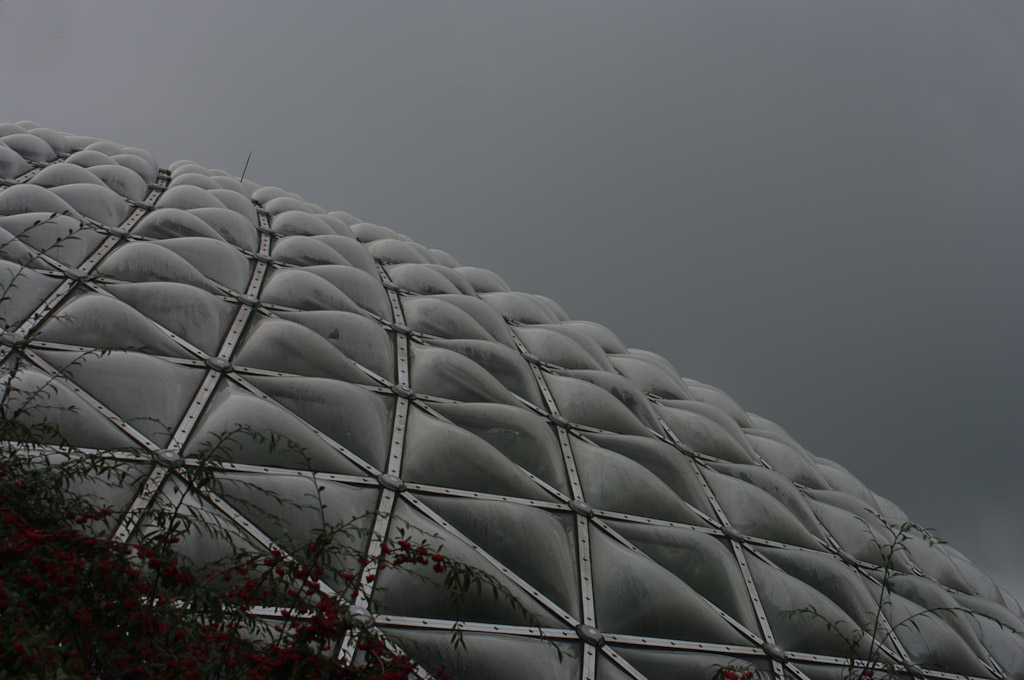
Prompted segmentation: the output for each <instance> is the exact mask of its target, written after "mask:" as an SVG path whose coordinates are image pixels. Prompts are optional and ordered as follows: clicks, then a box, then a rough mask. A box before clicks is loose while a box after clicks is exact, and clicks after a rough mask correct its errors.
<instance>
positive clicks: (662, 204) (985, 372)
mask: <svg viewBox="0 0 1024 680" xmlns="http://www.w3.org/2000/svg"><path fill="white" fill-rule="evenodd" d="M1022 64H1024V5H1022V4H1021V3H1020V2H1017V1H1013V2H997V1H996V0H983V1H977V2H964V1H963V0H885V1H881V0H847V1H845V2H828V1H826V0H807V1H797V0H773V1H770V2H765V1H764V0H747V1H740V0H735V1H734V0H705V1H701V2H695V1H692V0H671V1H668V0H666V1H664V2H638V1H632V2H622V1H616V2H611V1H609V0H587V1H583V0H573V1H565V2H551V1H550V0H544V1H534V0H515V2H508V1H505V2H483V1H476V2H469V1H468V0H467V1H465V2H442V1H438V0H430V1H422V2H380V1H379V0H376V1H374V2H360V3H355V2H336V1H330V2H328V1H326V0H325V1H323V2H292V3H282V2H265V1H264V0H259V1H256V0H249V1H247V2H241V1H239V2H211V1H210V0H203V1H202V2H200V1H198V0H179V1H177V2H174V3H166V2H165V3H155V2H139V1H138V0H122V1H120V2H117V1H114V0H51V1H48V2H44V1H42V0H32V1H31V2H30V1H29V0H8V1H7V2H4V3H2V4H0V120H4V121H11V122H14V121H17V120H20V119H26V118H27V119H33V120H36V121H37V122H39V123H42V124H43V125H47V126H50V127H54V128H58V129H62V130H67V131H71V132H76V133H81V134H91V135H96V136H101V137H106V138H110V139H114V140H117V141H119V142H122V143H126V144H134V145H138V146H142V147H144V148H146V149H148V150H150V151H152V152H153V153H154V154H156V156H157V158H158V160H159V161H160V162H161V164H163V165H164V166H166V165H167V164H168V163H170V162H171V161H173V160H176V159H178V158H190V159H192V160H195V161H197V162H199V163H201V164H203V165H207V166H210V167H221V168H224V169H226V170H229V171H232V172H236V173H237V172H240V171H241V168H242V165H243V163H244V161H245V157H246V155H247V154H248V152H249V151H250V150H252V151H253V161H252V164H251V165H250V168H249V176H250V177H251V178H253V179H255V180H256V181H258V182H261V183H265V184H275V185H279V186H281V187H284V188H286V189H288V190H292V191H296V192H298V193H300V194H302V195H303V196H304V197H305V198H307V199H308V200H312V201H314V202H317V203H320V204H322V205H323V206H325V207H327V208H328V209H341V210H346V211H348V212H351V213H353V214H356V215H358V216H360V217H362V218H363V219H365V220H367V221H371V222H376V223H378V224H383V225H386V226H390V227H392V228H394V229H396V230H397V231H400V232H404V233H407V234H409V235H410V236H411V237H413V238H414V239H416V240H417V241H419V242H421V243H424V244H426V245H429V246H432V247H438V248H443V249H445V250H448V251H449V252H451V253H452V254H453V255H455V256H456V257H457V258H458V259H459V260H460V261H461V262H462V263H463V264H472V265H476V266H483V267H487V268H490V269H493V270H495V271H497V272H498V273H500V274H501V275H502V276H503V277H504V278H505V279H506V280H507V281H508V282H509V283H510V284H511V285H512V287H513V288H517V289H523V290H529V291H531V292H538V293H543V294H545V295H549V296H550V297H552V298H554V299H556V300H557V301H559V302H560V303H561V304H562V306H563V307H564V308H565V309H566V311H567V312H568V313H569V314H570V315H571V316H573V317H575V318H583V319H592V320H595V321H599V322H601V323H604V324H605V325H607V326H609V327H610V328H612V329H613V330H614V331H616V332H617V333H618V334H619V336H620V337H622V338H623V340H625V341H626V343H627V344H629V345H632V346H638V347H644V348H647V349H652V350H655V351H657V352H659V353H661V354H664V355H665V356H667V357H668V358H669V359H670V360H671V361H672V362H673V363H674V364H675V365H676V366H677V367H678V368H679V371H680V372H681V373H682V374H683V375H686V376H689V377H694V378H697V379H700V380H704V381H706V382H709V383H711V384H713V385H717V386H719V387H722V388H723V389H725V390H726V391H728V392H729V393H730V394H731V395H732V396H733V397H734V398H736V399H737V400H738V401H739V402H740V403H741V404H742V405H744V406H745V407H746V408H747V409H748V410H751V411H754V412H756V413H759V414H761V415H764V416H767V417H769V418H771V419H773V420H776V421H777V422H779V423H780V424H782V425H783V426H784V427H786V428H787V429H789V431H790V432H791V433H792V434H793V435H794V436H795V437H796V438H797V439H798V440H799V441H801V442H802V443H803V444H804V445H805V446H806V447H807V448H809V449H810V450H812V451H813V452H815V453H817V454H819V455H823V456H826V457H829V458H833V459H835V460H837V461H839V462H841V463H842V464H844V465H845V466H847V467H848V468H849V469H850V470H851V471H853V472H854V474H856V475H857V476H858V477H860V478H861V479H863V480H864V481H865V482H866V483H867V484H868V485H869V486H870V487H871V488H872V489H874V490H875V491H877V492H879V493H881V494H883V495H885V496H888V497H890V498H893V499H894V500H896V501H897V502H898V503H899V504H900V505H902V506H903V507H904V509H905V510H907V512H908V513H909V514H910V516H911V517H912V518H913V519H915V520H916V521H918V522H920V523H922V524H925V525H929V526H933V527H935V528H937V529H938V530H939V533H940V534H941V535H942V536H944V537H946V538H947V539H948V540H949V541H950V542H951V543H952V544H953V545H954V546H956V547H957V548H959V549H961V550H962V551H963V552H965V553H966V554H967V555H968V556H969V557H971V558H972V559H973V560H974V561H975V562H976V563H978V564H979V565H980V566H982V567H983V568H984V569H986V570H987V571H989V573H991V574H993V575H994V576H995V577H996V578H997V580H999V581H1000V582H1001V583H1002V584H1003V585H1004V586H1006V587H1007V588H1009V589H1010V590H1012V591H1013V592H1015V593H1016V595H1017V597H1018V599H1022V600H1024V570H1022V569H1021V568H1020V565H1021V564H1022V562H1024V532H1022V531H1021V526H1020V525H1021V520H1022V518H1024V499H1022V498H1021V487H1022V483H1021V480H1022V472H1024V456H1022V455H1021V453H1022V451H1021V443H1020V442H1021V435H1020V423H1021V420H1022V418H1021V413H1022V411H1024V396H1022V395H1024V391H1022V389H1021V387H1020V385H1021V384H1022V383H1024V349H1022V348H1024V317H1022V314H1021V311H1022V310H1021V291H1022V290H1024V230H1022V228H1021V218H1022V215H1024V190H1022V187H1021V181H1022V178H1024V167H1022V166H1024V134H1022V133H1024V130H1022V126H1024V69H1021V65H1022Z"/></svg>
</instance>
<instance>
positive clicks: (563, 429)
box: [0, 122, 1024, 680]
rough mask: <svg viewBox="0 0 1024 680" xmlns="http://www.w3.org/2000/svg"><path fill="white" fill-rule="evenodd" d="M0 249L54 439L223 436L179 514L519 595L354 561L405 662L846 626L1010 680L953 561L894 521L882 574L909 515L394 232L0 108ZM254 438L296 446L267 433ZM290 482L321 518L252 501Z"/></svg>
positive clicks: (986, 603) (645, 670) (909, 658)
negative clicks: (399, 545) (421, 552)
mask: <svg viewBox="0 0 1024 680" xmlns="http://www.w3.org/2000/svg"><path fill="white" fill-rule="evenodd" d="M0 246H2V250H0V253H2V258H3V259H2V260H0V285H2V286H3V289H4V291H5V295H4V296H3V298H2V300H0V317H2V320H3V325H4V333H3V336H2V340H3V347H2V354H3V360H4V361H5V362H7V364H6V366H7V370H10V357H11V355H12V350H13V348H18V350H19V353H20V354H21V356H22V358H23V361H24V365H23V369H22V370H21V372H20V374H19V376H18V381H19V385H23V386H25V387H26V388H29V390H30V389H33V388H38V387H39V386H42V385H47V386H48V387H47V390H48V392H49V394H50V397H49V406H51V407H52V410H51V414H50V422H51V423H53V424H54V425H55V426H56V427H57V428H58V429H59V430H60V432H61V433H62V435H63V436H64V437H66V439H67V440H68V441H69V442H70V443H71V444H73V445H75V446H77V447H79V448H87V449H92V450H95V451H96V455H121V456H125V457H129V458H130V456H132V455H138V454H139V453H140V452H142V453H148V454H150V455H152V456H162V457H164V458H166V457H168V456H170V457H171V458H174V457H175V456H182V457H183V458H184V465H196V464H197V462H198V461H200V460H202V457H203V456H204V452H207V451H209V450H210V449H211V448H213V447H216V446H217V445H218V443H222V438H223V435H224V433H226V432H232V433H234V436H233V437H232V438H231V439H230V441H229V442H227V443H226V444H224V445H223V446H222V449H223V451H224V452H225V453H226V455H227V456H228V462H227V463H226V464H225V465H224V466H223V471H222V472H220V473H219V474H220V477H221V479H220V485H219V487H218V488H221V489H226V490H231V491H232V493H231V494H230V496H231V498H232V499H241V500H240V501H239V500H230V499H229V498H228V497H227V495H225V497H220V496H218V495H217V493H214V492H213V491H212V490H205V491H203V492H202V494H200V495H201V496H202V497H200V498H195V499H193V501H192V502H193V503H194V505H195V507H197V508H201V509H202V512H204V513H207V514H208V515H209V517H210V518H211V520H210V521H213V522H218V523H221V524H223V525H224V526H229V527H232V529H231V532H230V533H233V534H234V535H236V536H238V537H239V540H242V541H244V542H245V543H246V544H247V545H252V546H258V547H259V546H262V547H263V548H265V549H268V550H269V549H271V547H272V546H278V545H286V544H287V542H288V541H289V540H301V538H302V537H303V536H304V535H306V536H308V535H309V534H310V532H312V531H314V530H315V529H316V527H317V526H318V523H319V522H323V521H330V522H350V521H351V522H354V523H355V524H356V525H357V526H358V527H360V528H362V529H363V531H362V532H359V533H358V536H359V537H360V538H358V539H355V538H354V539H353V541H354V546H355V547H356V548H357V549H359V550H361V551H365V552H366V553H367V554H370V555H373V554H376V553H377V552H379V551H380V549H381V545H382V542H383V541H385V540H395V539H396V538H397V537H398V536H399V535H400V534H401V535H405V536H413V537H424V538H426V540H428V541H432V542H434V543H439V544H440V543H443V545H444V549H445V552H446V553H447V554H449V555H450V556H452V557H454V558H455V559H458V560H460V561H462V562H464V563H466V564H470V565H472V566H474V567H477V568H479V569H482V570H484V571H486V572H487V573H489V574H491V575H493V577H494V578H495V579H496V580H497V581H498V582H500V583H501V584H503V585H504V586H505V587H506V588H507V589H508V591H509V592H511V593H513V594H514V595H515V596H516V598H517V599H518V600H519V602H520V604H521V607H511V606H508V603H502V602H495V601H493V600H492V599H489V598H487V597H483V598H478V599H471V600H470V601H468V602H466V603H465V606H464V607H463V608H462V609H461V610H460V611H459V612H458V613H457V612H456V611H454V610H453V608H452V606H451V602H450V601H449V599H448V598H447V597H446V593H445V591H444V589H443V588H441V587H440V586H439V585H438V583H436V582H429V581H428V582H427V583H423V582H422V581H419V580H417V579H415V578H411V577H409V576H408V575H405V574H402V573H400V572H399V571H398V570H388V571H387V572H382V573H380V574H376V575H374V576H375V578H374V579H364V583H363V587H362V588H361V589H359V591H358V593H359V594H358V595H357V596H354V598H353V599H354V601H353V605H355V606H359V607H364V608H367V609H368V610H369V611H370V612H371V613H372V614H373V618H372V624H370V625H372V626H373V627H375V628H376V630H378V631H379V632H381V633H383V634H385V635H387V636H388V637H389V638H390V639H391V640H392V641H393V643H394V644H395V645H397V646H399V647H400V648H404V649H408V650H411V651H413V653H414V654H416V655H418V656H419V657H420V658H421V659H422V660H423V661H424V662H425V664H426V665H436V663H444V664H446V665H447V666H448V669H449V670H451V671H453V672H454V673H455V675H456V676H457V677H464V678H517V679H518V678H580V679H588V680H593V679H595V678H609V679H611V678H615V679H619V678H633V679H634V680H641V679H643V678H649V679H651V680H654V679H656V678H699V677H710V675H711V674H712V672H713V668H714V667H715V666H722V665H728V664H730V663H736V662H741V663H746V664H748V666H749V667H750V668H757V669H760V671H761V672H763V673H766V674H771V675H773V676H774V677H775V678H779V679H781V678H788V677H792V678H800V679H802V680H813V679H816V678H839V677H843V673H844V672H845V670H844V669H845V668H846V665H847V660H848V658H849V656H850V654H851V650H850V648H849V645H848V644H847V642H848V639H849V635H850V633H851V632H852V631H861V632H862V633H863V635H862V636H861V639H860V642H859V645H857V646H855V648H854V650H853V653H855V654H863V653H865V649H864V648H873V649H880V650H881V651H880V654H881V655H882V656H883V657H885V658H887V659H890V660H891V661H893V662H894V663H895V664H896V666H897V668H898V669H901V672H902V673H904V674H905V675H907V676H908V677H911V676H912V677H921V678H965V677H969V678H985V679H996V678H1024V638H1022V637H1021V636H1020V635H1018V634H1016V633H1015V632H1014V631H1015V630H1024V621H1022V620H1021V616H1022V612H1021V608H1020V605H1019V604H1018V603H1017V602H1016V601H1014V600H1013V598H1012V597H1011V596H1010V595H1009V594H1007V593H1006V592H1005V591H1003V590H1001V589H1000V588H999V587H998V586H997V585H996V584H995V583H993V582H992V580H991V579H989V578H988V577H987V576H985V575H984V574H983V573H982V572H981V571H979V570H978V569H977V568H976V567H974V566H972V565H971V564H970V562H969V561H968V560H967V559H966V558H964V557H963V556H962V555H961V554H960V553H958V552H956V551H955V550H953V549H951V548H947V547H945V546H943V545H937V544H934V543H932V542H929V541H928V540H926V539H925V538H924V537H922V536H919V535H917V534H915V533H914V532H911V534H910V535H909V536H908V538H907V539H906V540H905V541H903V542H902V547H903V548H905V550H901V551H899V552H898V554H897V556H896V559H895V560H894V561H892V566H893V567H894V569H895V572H896V575H895V577H894V578H892V579H891V585H892V592H891V593H883V592H881V590H882V583H881V581H882V578H881V574H880V571H879V567H880V566H882V565H884V564H885V562H886V559H885V549H886V547H887V546H889V545H890V544H891V541H892V540H893V533H892V532H893V527H899V526H900V525H902V524H903V523H904V522H906V521H907V520H906V517H905V515H904V514H903V513H902V511H900V510H899V508H898V507H897V506H896V505H895V504H894V503H892V502H890V501H888V500H885V499H882V498H879V497H878V496H876V495H875V494H873V493H872V492H871V491H870V490H868V489H867V488H865V487H864V485H863V484H861V483H860V482H859V481H858V480H857V479H855V478H854V477H853V476H852V475H851V474H850V473H849V472H847V471H846V470H844V469H843V468H842V466H840V465H839V464H837V463H834V462H832V461H828V460H825V459H822V458H818V457H816V456H814V455H812V454H811V453H809V452H808V451H806V450H805V449H804V448H802V447H801V446H800V444H799V443H797V442H796V441H794V440H793V438H792V437H790V436H789V435H788V434H787V433H786V431H785V430H783V429H782V428H781V427H779V426H778V425H776V424H775V423H772V422H770V421H768V420H766V419H764V418H761V417H759V416H757V415H754V414H750V413H747V412H745V411H744V410H743V409H742V407H740V406H739V405H738V404H737V403H736V402H735V401H734V400H733V399H731V398H730V397H729V396H728V395H727V394H725V393H724V392H722V391H721V390H719V389H717V388H714V387H712V386H709V385H705V384H702V383H699V382H697V381H694V380H688V379H686V378H683V377H681V376H680V375H679V374H678V373H677V372H676V370H675V368H674V367H672V366H671V365H670V364H669V363H668V362H667V361H666V360H665V359H664V358H662V357H660V356H657V355H655V354H652V353H650V352H646V351H643V350H636V349H627V348H626V347H625V346H624V345H623V344H622V342H621V341H620V340H619V339H618V338H617V337H616V336H615V334H614V333H613V332H612V331H610V330H608V329H607V328H604V327H602V326H600V325H598V324H595V323H591V322H586V321H573V320H570V319H569V318H568V317H567V316H566V314H565V312H564V311H563V310H562V309H561V308H560V307H559V306H558V305H557V304H556V303H555V302H553V301H552V300H550V299H548V298H545V297H542V296H537V295H530V294H527V293H521V292H514V291H511V290H510V289H509V287H508V285H507V284H506V283H505V282H504V281H503V280H502V279H501V277H499V276H498V275H496V274H494V273H492V272H489V271H486V270H482V269H478V268H474V267H463V266H459V264H458V263H457V262H456V261H455V259H454V258H452V257H451V256H450V255H448V254H447V253H444V252H441V251H438V250H432V249H430V248H426V247H424V246H422V245H420V244H418V243H416V242H414V241H412V240H410V239H409V238H408V237H406V236H404V235H401V234H398V233H396V232H395V231H393V230H391V229H388V228H386V227H382V226H378V225H374V224H370V223H367V222H362V221H360V220H358V219H356V218H355V217H353V216H351V215H349V214H347V213H344V212H339V211H328V210H325V209H324V208H322V207H320V206H317V205H313V204H310V203H307V202H305V201H303V200H302V199H301V198H300V197H299V196H297V195H295V194H291V193H288V192H286V191H284V190H281V189H277V188H274V187H260V186H258V185H256V184H254V183H253V182H251V181H248V180H246V181H240V180H239V179H237V178H234V177H231V176H229V175H228V174H227V173H225V172H223V171H218V170H208V169H206V168H203V167H201V166H199V165H197V164H195V163H191V162H188V161H178V162H176V163H172V164H171V165H170V167H169V169H162V168H160V167H159V166H158V165H157V164H156V162H155V161H154V159H153V158H152V157H151V156H150V155H149V154H147V153H146V152H144V151H141V150H139V149H135V148H131V147H124V146H121V145H119V144H116V143H113V142H108V141H104V140H98V139H94V138H90V137H81V136H75V135H68V134H64V133H61V132H57V131H54V130H49V129H46V128H42V127H40V126H38V125H37V124H34V123H28V122H25V123H21V124H7V125H2V126H0ZM29 390H26V391H29ZM67 407H74V408H73V409H68V408H67ZM268 432H269V433H274V434H275V435H276V436H277V437H278V438H279V440H280V441H284V442H287V443H288V445H287V446H282V447H277V448H275V449H268V447H266V446H264V445H263V443H265V442H261V441H260V436H261V433H268ZM101 452H102V453H101ZM145 460H146V458H145V456H144V455H143V456H139V463H138V464H137V470H136V471H135V472H133V474H131V475H128V476H127V477H126V480H127V481H126V482H125V485H126V486H125V487H124V488H119V489H117V490H116V493H115V491H113V490H112V491H110V492H109V493H110V494H111V503H115V504H116V505H117V506H118V507H123V508H125V515H124V519H122V521H121V524H120V526H119V527H118V535H119V536H121V537H128V536H130V535H131V532H132V531H133V530H134V529H135V528H136V527H133V526H132V525H131V522H130V521H129V520H128V519H127V518H128V517H130V516H131V514H130V513H129V512H128V509H130V508H133V507H134V508H142V507H146V506H147V505H148V504H151V503H160V502H165V501H164V500H161V499H166V498H170V497H173V496H174V495H175V494H179V495H180V494H182V493H185V492H184V491H182V487H181V484H180V482H179V481H177V480H176V473H175V472H174V471H173V468H168V467H166V466H152V465H146V464H145V463H144V462H145ZM97 484H99V482H97ZM281 496H284V497H287V498H306V497H316V498H317V499H318V502H319V503H321V504H322V506H323V508H324V510H323V512H322V513H321V511H320V509H319V508H314V509H313V510H311V509H310V508H309V507H308V506H304V505H302V504H295V505H294V506H289V507H288V508H287V509H286V510H282V509H276V510H275V509H274V504H273V500H272V499H273V498H277V497H281ZM115 497H116V498H115ZM314 510H315V511H314ZM268 517H273V518H274V521H272V522H270V521H268V519H267V518H268ZM187 549H188V550H193V551H197V552H200V553H201V552H202V551H204V550H206V551H213V550H216V549H217V548H216V547H215V546H210V545H205V544H201V543H195V544H193V545H190V546H187ZM337 585H338V584H330V583H325V584H324V587H325V588H331V587H336V586H337ZM879 602H882V603H883V606H882V607H881V610H880V611H879V607H878V603H879ZM269 604H272V603H269ZM808 607H813V610H814V612H816V614H815V615H810V614H808V613H807V611H804V612H803V613H800V610H806V608H808ZM272 610H273V607H272V606H270V607H268V609H267V611H272ZM456 617H458V618H459V619H461V621H462V623H461V626H462V630H463V631H464V635H465V638H464V639H465V647H464V648H463V647H460V648H457V649H456V648H453V647H452V643H451V638H450V635H449V631H450V630H451V628H452V626H453V624H454V623H455V619H456ZM908 618H912V621H913V622H914V625H905V624H904V625H901V622H904V621H906V620H907V619H908ZM876 621H877V623H876ZM837 627H838V628H839V629H840V630H843V631H846V637H845V638H844V637H843V636H840V635H837V634H836V628H837ZM872 630H875V631H876V636H875V638H874V639H872V638H871V637H870V635H868V633H869V631H872ZM424 675H425V674H424Z"/></svg>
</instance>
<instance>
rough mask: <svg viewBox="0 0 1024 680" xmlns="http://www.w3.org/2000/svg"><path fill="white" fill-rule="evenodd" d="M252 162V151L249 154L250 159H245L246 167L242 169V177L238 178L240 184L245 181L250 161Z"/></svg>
mask: <svg viewBox="0 0 1024 680" xmlns="http://www.w3.org/2000/svg"><path fill="white" fill-rule="evenodd" d="M250 160H252V151H250V152H249V157H248V158H246V159H245V167H244V168H242V176H241V177H239V178H238V181H239V182H241V181H242V180H243V179H245V171H246V170H248V169H249V161H250Z"/></svg>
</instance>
